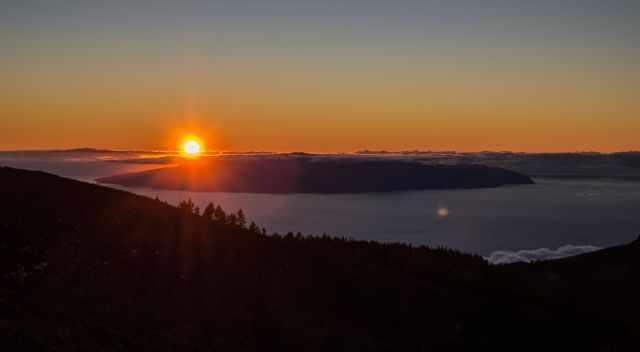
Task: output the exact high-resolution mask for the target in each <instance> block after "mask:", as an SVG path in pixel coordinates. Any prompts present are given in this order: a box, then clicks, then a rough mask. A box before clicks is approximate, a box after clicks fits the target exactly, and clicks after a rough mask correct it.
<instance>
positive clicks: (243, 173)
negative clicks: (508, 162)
mask: <svg viewBox="0 0 640 352" xmlns="http://www.w3.org/2000/svg"><path fill="white" fill-rule="evenodd" d="M97 181H98V182H101V183H109V184H118V185H123V186H130V187H149V188H156V189H171V190H192V191H214V192H249V193H364V192H390V191H406V190H425V189H456V188H487V187H499V186H504V185H520V184H532V183H533V181H532V180H531V179H530V178H529V177H528V176H526V175H523V174H519V173H517V172H513V171H509V170H505V169H501V168H495V167H486V166H481V165H425V164H423V163H419V162H414V161H406V160H405V161H403V160H355V159H347V160H328V159H320V160H314V159H311V158H306V157H296V158H209V159H208V160H200V161H192V162H186V163H182V165H180V166H177V167H167V168H160V169H155V170H149V171H144V172H139V173H133V174H124V175H116V176H110V177H103V178H99V179H97Z"/></svg>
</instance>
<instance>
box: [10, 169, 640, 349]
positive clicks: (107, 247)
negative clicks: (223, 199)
mask: <svg viewBox="0 0 640 352" xmlns="http://www.w3.org/2000/svg"><path fill="white" fill-rule="evenodd" d="M0 206H1V207H0V213H1V214H2V221H0V279H1V281H0V282H1V283H2V284H1V285H0V349H1V350H3V351H13V350H16V351H17V350H35V351H37V350H46V351H48V350H64V351H113V350H144V351H146V350H148V351H191V350H194V351H195V350H201V351H204V350H220V351H257V350H260V351H271V350H273V351H300V350H304V351H368V350H371V351H432V350H436V351H440V350H442V351H456V350H488V349H491V350H509V351H513V350H541V349H542V350H560V349H564V350H576V351H585V350H586V351H592V350H593V351H604V350H634V347H636V346H637V345H636V343H637V338H638V337H639V334H638V322H639V321H640V320H639V319H638V315H637V313H638V304H637V303H636V299H637V297H638V293H640V292H639V291H638V284H637V283H636V279H637V277H638V273H639V272H640V270H639V268H638V259H637V258H639V257H640V256H639V255H640V253H639V252H640V250H639V249H638V246H637V245H636V244H631V245H628V246H624V247H620V248H615V249H612V250H609V251H602V252H599V253H594V254H592V255H589V256H584V257H578V258H573V259H568V260H564V261H558V262H550V263H546V264H540V265H516V266H508V267H492V266H488V265H487V264H486V263H485V262H484V261H483V260H482V259H481V258H479V257H475V256H470V255H463V254H459V253H457V252H453V251H447V250H433V249H428V248H411V247H408V246H403V245H393V244H385V245H383V244H376V243H366V242H354V241H345V240H339V239H331V238H305V237H298V236H293V235H291V236H284V237H281V236H269V237H266V236H262V235H260V234H259V231H251V230H248V229H246V228H243V227H240V226H237V225H229V224H223V223H221V222H220V221H215V220H211V219H207V218H205V217H202V216H196V215H194V214H192V213H191V212H189V211H185V210H183V209H178V208H174V207H171V206H168V205H166V204H163V203H161V202H159V201H154V200H151V199H147V198H144V197H140V196H136V195H132V194H129V193H125V192H121V191H116V190H112V189H108V188H104V187H100V186H95V185H90V184H86V183H82V182H77V181H72V180H67V179H63V178H59V177H56V176H52V175H48V174H45V173H39V172H29V171H21V170H16V169H10V168H0ZM607 288H609V289H607ZM7 347H8V348H7Z"/></svg>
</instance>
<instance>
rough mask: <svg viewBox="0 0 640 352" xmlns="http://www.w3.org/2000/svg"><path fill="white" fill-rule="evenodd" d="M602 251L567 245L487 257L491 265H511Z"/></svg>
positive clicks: (496, 253) (507, 252) (585, 246)
mask: <svg viewBox="0 0 640 352" xmlns="http://www.w3.org/2000/svg"><path fill="white" fill-rule="evenodd" d="M599 249H601V248H600V247H596V246H588V245H583V246H574V245H571V244H570V245H566V246H562V247H560V248H558V249H549V248H538V249H528V250H521V251H495V252H493V253H491V255H489V256H488V257H485V258H484V259H486V260H487V261H488V262H489V263H491V264H510V263H516V262H525V263H529V262H533V261H537V260H549V259H559V258H566V257H571V256H574V255H578V254H584V253H589V252H593V251H597V250H599Z"/></svg>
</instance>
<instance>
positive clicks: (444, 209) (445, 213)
mask: <svg viewBox="0 0 640 352" xmlns="http://www.w3.org/2000/svg"><path fill="white" fill-rule="evenodd" d="M437 213H438V216H439V217H441V218H446V217H447V216H449V208H447V207H439V208H438V210H437Z"/></svg>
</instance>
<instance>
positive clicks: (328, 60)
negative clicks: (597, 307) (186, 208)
mask: <svg viewBox="0 0 640 352" xmlns="http://www.w3.org/2000/svg"><path fill="white" fill-rule="evenodd" d="M0 32H1V34H0V50H1V51H2V53H3V55H2V58H0V60H1V61H0V63H1V65H0V82H1V83H0V98H1V99H2V100H3V104H2V105H0V116H2V118H0V148H1V149H5V150H6V149H22V148H70V147H78V146H91V147H100V148H116V149H161V150H166V149H175V148H176V143H175V140H176V138H178V137H177V136H180V135H181V134H182V133H185V132H192V131H193V130H197V132H198V133H199V134H202V135H206V136H207V137H208V138H207V140H208V146H209V147H210V148H211V149H224V150H271V151H296V150H297V151H315V152H338V151H340V152H345V151H347V152H348V151H355V150H358V149H364V148H371V149H390V150H400V149H431V150H475V151H480V150H513V151H585V150H598V151H623V150H635V149H639V148H640V144H639V142H638V141H639V140H640V139H639V138H638V134H637V131H638V130H640V119H639V118H638V113H639V112H640V102H639V101H638V99H636V95H637V94H636V93H637V91H638V89H639V88H640V86H639V82H640V67H639V65H640V64H639V63H640V60H638V57H640V55H639V54H640V52H639V50H640V49H639V47H638V44H637V43H639V42H640V4H639V3H638V2H637V1H625V0H621V1H613V2H604V1H591V0H585V1H564V0H561V1H548V0H543V1H535V2H534V1H522V0H517V1H499V0H492V1H467V0H462V1H461V0H454V1H414V0H400V1H394V2H388V1H320V2H318V1H288V0H281V1H269V2H265V1H211V2H204V1H181V2H179V3H176V2H170V1H151V2H147V1H144V2H143V1H110V2H104V3H103V2H87V1H60V2H57V1H56V2H51V1H9V2H4V3H3V4H1V5H0ZM140 130H144V131H145V133H144V134H141V133H139V131H140ZM328 140H330V141H331V142H330V143H327V141H328Z"/></svg>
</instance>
